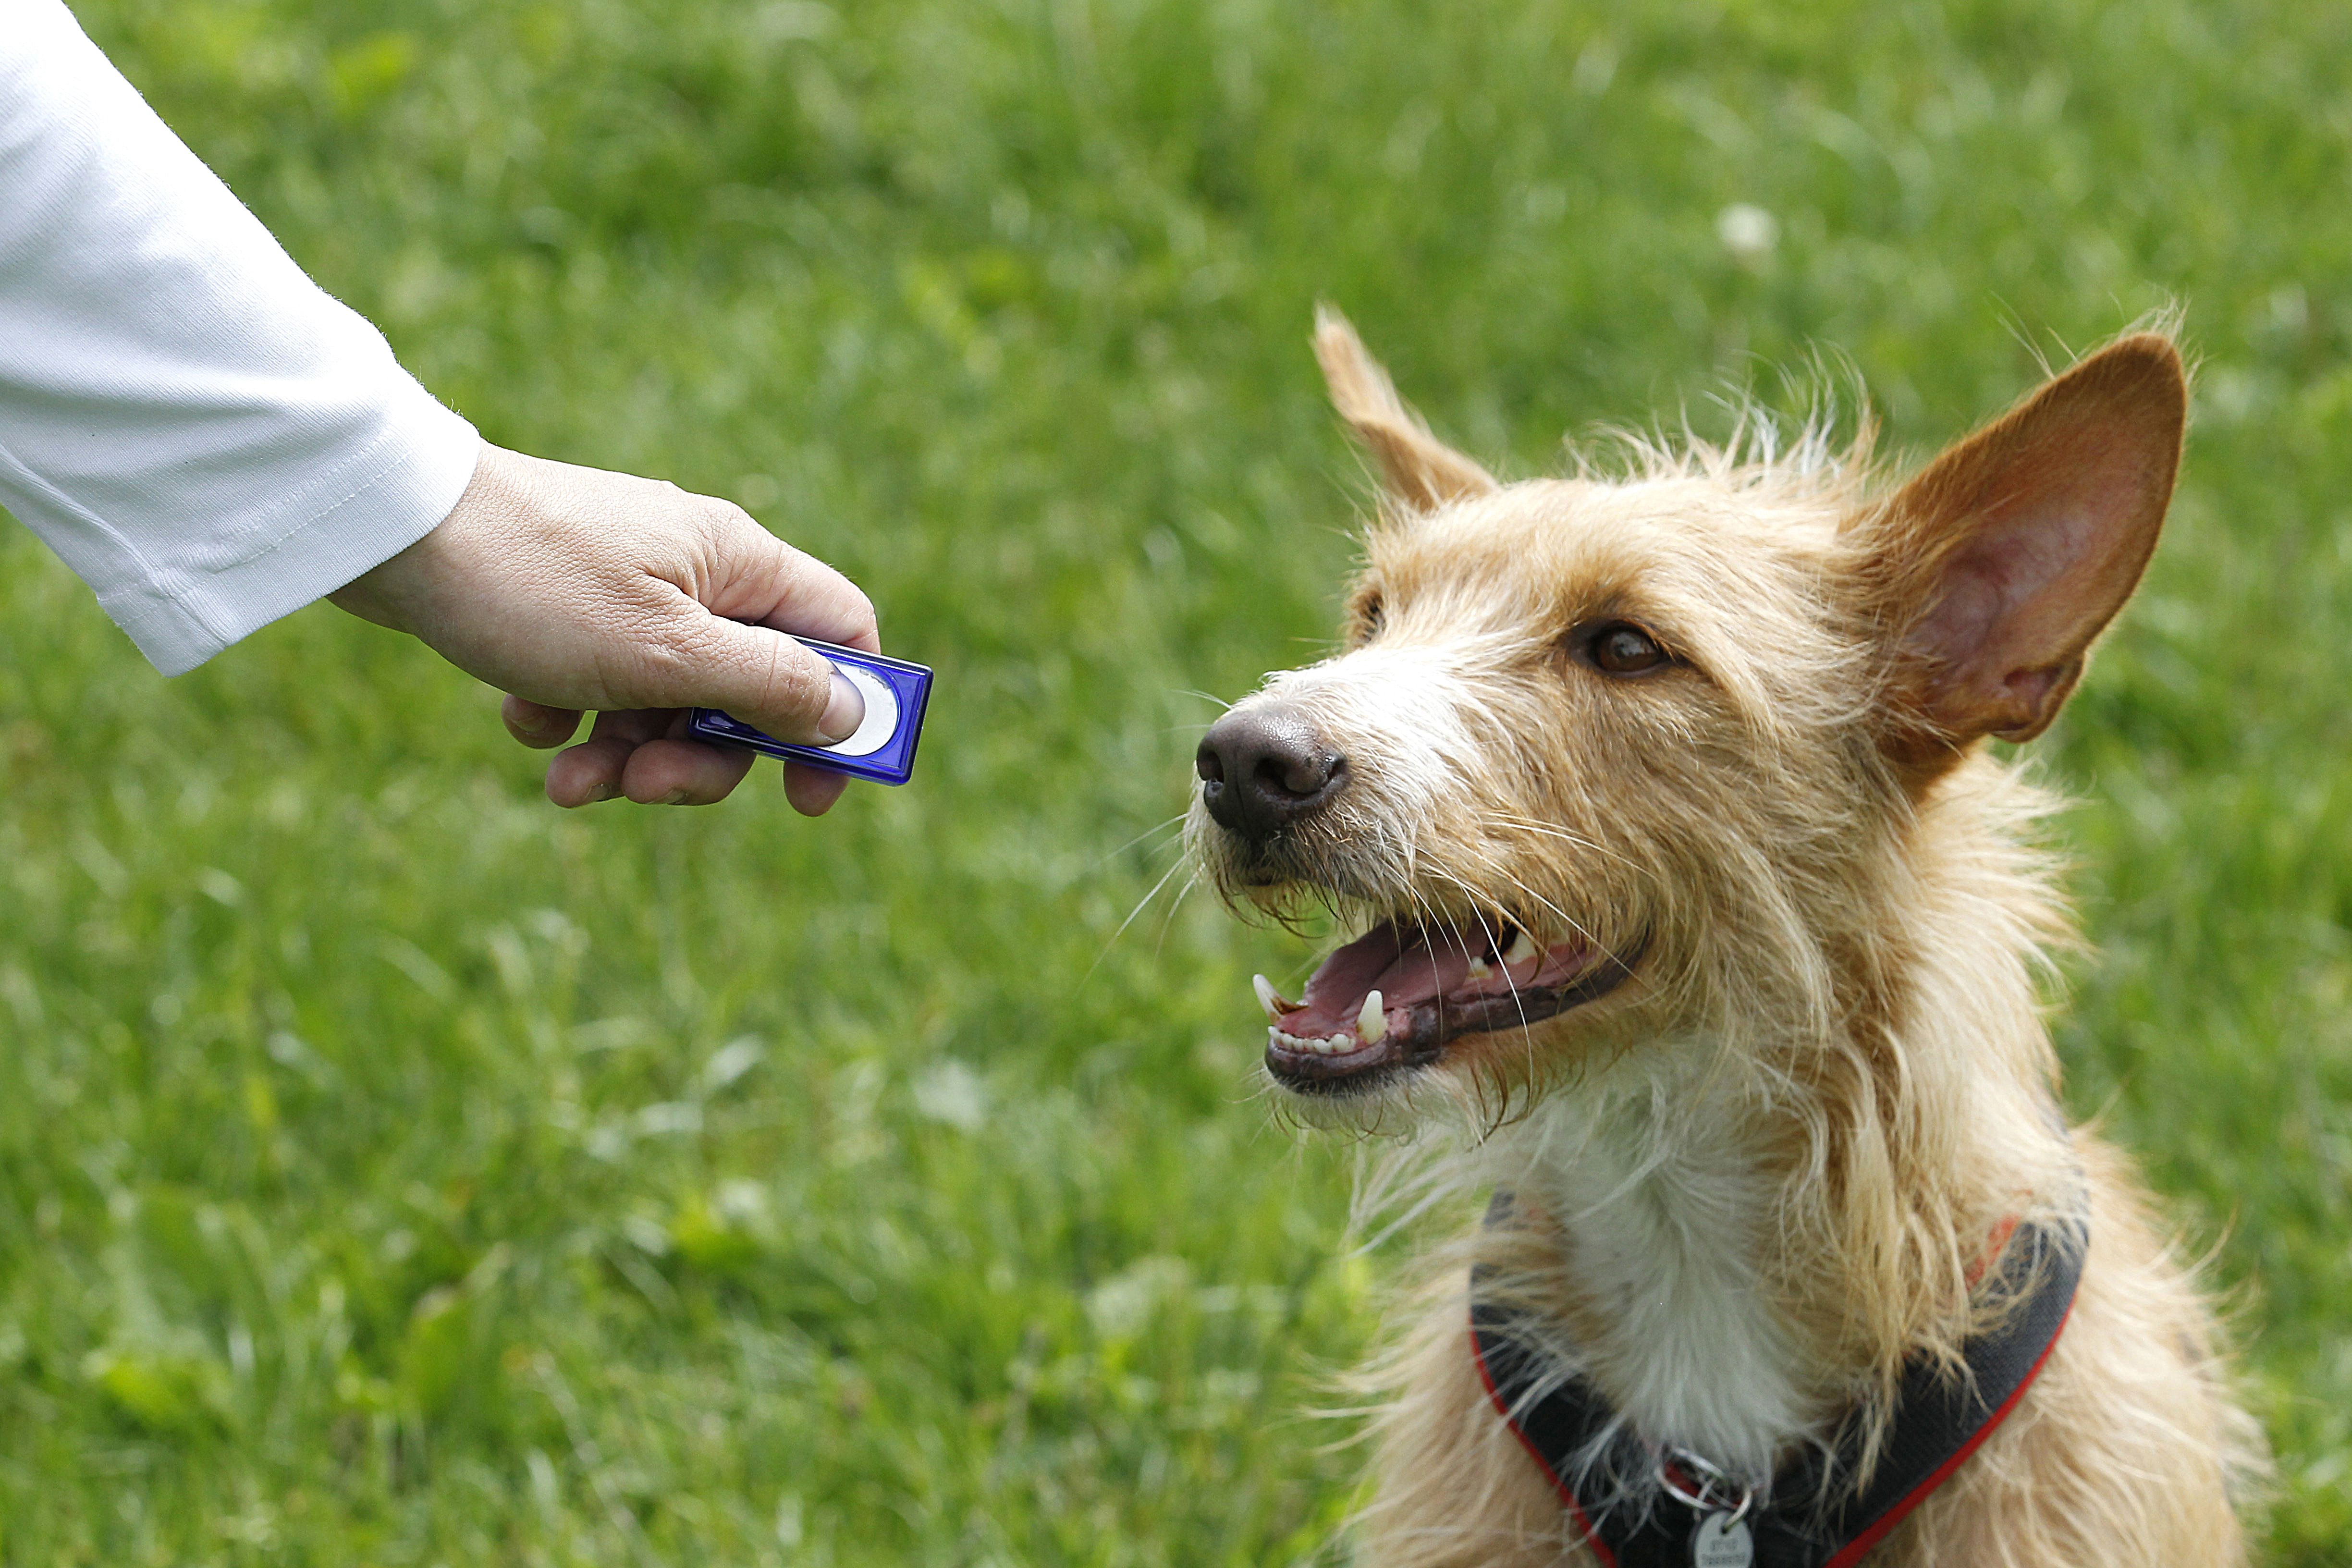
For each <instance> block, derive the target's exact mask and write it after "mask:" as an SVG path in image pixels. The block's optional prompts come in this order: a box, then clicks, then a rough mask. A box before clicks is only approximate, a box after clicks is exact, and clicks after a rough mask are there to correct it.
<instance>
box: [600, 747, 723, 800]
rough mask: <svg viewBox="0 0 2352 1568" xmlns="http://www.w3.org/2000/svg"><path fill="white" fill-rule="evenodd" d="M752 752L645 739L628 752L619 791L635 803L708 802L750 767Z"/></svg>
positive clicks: (720, 793) (717, 796) (721, 798)
mask: <svg viewBox="0 0 2352 1568" xmlns="http://www.w3.org/2000/svg"><path fill="white" fill-rule="evenodd" d="M752 760H753V758H752V753H751V752H744V751H738V750H737V749H736V748H734V747H732V746H728V747H719V746H705V745H700V744H698V743H697V742H692V741H648V742H646V743H645V744H644V745H642V746H639V747H638V748H637V749H636V750H635V751H634V752H630V753H629V760H628V762H627V763H626V764H625V765H624V767H623V769H622V772H621V793H622V794H624V795H627V796H628V797H629V798H630V799H631V800H633V801H635V802H636V803H637V804H638V805H710V804H711V803H712V802H713V801H720V800H725V799H726V798H727V796H728V794H729V792H730V791H731V790H733V789H734V787H735V786H736V785H737V784H741V783H742V782H743V775H744V774H745V773H750V772H751V763H752Z"/></svg>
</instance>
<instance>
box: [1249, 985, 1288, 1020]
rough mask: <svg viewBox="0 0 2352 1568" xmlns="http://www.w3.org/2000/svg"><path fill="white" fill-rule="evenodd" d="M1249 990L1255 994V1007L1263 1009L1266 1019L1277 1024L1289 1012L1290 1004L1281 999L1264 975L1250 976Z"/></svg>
mask: <svg viewBox="0 0 2352 1568" xmlns="http://www.w3.org/2000/svg"><path fill="white" fill-rule="evenodd" d="M1250 988H1251V989H1252V990H1254V991H1255V992H1256V993H1257V1005H1259V1006H1261V1007H1263V1008H1265V1016H1267V1017H1268V1018H1271V1019H1274V1020H1276V1021H1277V1022H1278V1021H1279V1020H1280V1019H1281V1017H1282V1016H1283V1015H1284V1014H1285V1013H1287V1012H1289V1011H1290V1004H1289V1003H1287V1002H1285V1001H1284V1000H1283V999H1282V994H1281V993H1279V992H1277V991H1276V990H1275V988H1274V982H1273V981H1271V980H1268V979H1267V978H1266V977H1265V975H1263V974H1253V975H1251V976H1250Z"/></svg>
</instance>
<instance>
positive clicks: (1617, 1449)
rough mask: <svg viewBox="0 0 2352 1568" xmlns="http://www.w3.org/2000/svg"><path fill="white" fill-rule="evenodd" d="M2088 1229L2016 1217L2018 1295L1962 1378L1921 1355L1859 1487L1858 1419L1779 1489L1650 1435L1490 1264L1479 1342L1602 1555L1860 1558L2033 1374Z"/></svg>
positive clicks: (1503, 1400)
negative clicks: (1748, 1482) (1546, 1343)
mask: <svg viewBox="0 0 2352 1568" xmlns="http://www.w3.org/2000/svg"><path fill="white" fill-rule="evenodd" d="M1509 1208H1510V1198H1509V1195H1508V1194H1496V1201H1495V1206H1494V1208H1493V1209H1492V1210H1490V1211H1489V1213H1488V1215H1487V1223H1488V1224H1489V1225H1493V1224H1495V1223H1496V1221H1497V1220H1498V1219H1500V1218H1502V1217H1503V1216H1505V1215H1507V1214H1508V1212H1509ZM2088 1239H2089V1225H2088V1221H2087V1219H2084V1220H2079V1221H2075V1222H2073V1223H2070V1224H2065V1225H2063V1226H2042V1225H2038V1224H2034V1223H2032V1222H2026V1223H2022V1224H2020V1225H2018V1226H2015V1227H2014V1229H2013V1230H2012V1231H2011V1234H2010V1236H2009V1237H2007V1238H2006V1241H2005V1244H2003V1245H2002V1246H2001V1247H2000V1256H1999V1258H1998V1259H1997V1260H1996V1261H1995V1262H1994V1264H1993V1266H1992V1267H1991V1268H1990V1270H1988V1274H1987V1278H1986V1279H1984V1280H1983V1281H1981V1282H1980V1284H1979V1290H1983V1291H1997V1292H2000V1294H2001V1295H2003V1296H2005V1297H2007V1298H2009V1299H2010V1300H2011V1302H2012V1305H2011V1309H2010V1310H2009V1311H2007V1312H2006V1313H2005V1314H2004V1315H2003V1316H2002V1317H2001V1318H2000V1321H1999V1322H1998V1324H1997V1325H1996V1326H1994V1327H1993V1328H1991V1329H1990V1330H1988V1331H1986V1332H1984V1333H1982V1334H1979V1335H1978V1336H1976V1337H1974V1338H1972V1339H1970V1340H1969V1342H1967V1344H1966V1345H1965V1346H1964V1347H1963V1348H1962V1354H1963V1358H1964V1360H1965V1361H1966V1363H1967V1367H1968V1373H1967V1375H1966V1376H1965V1377H1953V1376H1951V1375H1949V1374H1948V1373H1944V1372H1942V1371H1940V1370H1939V1369H1938V1368H1937V1367H1936V1366H1934V1365H1933V1364H1931V1363H1926V1362H1924V1361H1915V1362H1914V1363H1912V1364H1911V1365H1910V1366H1908V1367H1906V1369H1905V1371H1904V1374H1903V1380H1902V1385H1901V1394H1900V1402H1899V1403H1898V1404H1897V1405H1896V1407H1895V1417H1894V1422H1893V1425H1892V1426H1891V1427H1890V1429H1889V1430H1888V1432H1887V1435H1886V1437H1885V1442H1884V1444H1883V1445H1882V1446H1881V1447H1880V1449H1879V1453H1878V1462H1877V1465H1876V1466H1875V1467H1874V1468H1873V1470H1872V1471H1871V1475H1870V1480H1869V1484H1868V1485H1866V1486H1864V1487H1863V1488H1861V1489H1859V1490H1855V1489H1853V1488H1851V1487H1850V1486H1840V1485H1837V1484H1836V1483H1835V1482H1834V1481H1832V1477H1834V1476H1836V1475H1840V1474H1853V1473H1854V1470H1855V1461H1856V1459H1857V1458H1859V1454H1860V1449H1861V1447H1862V1433H1861V1431H1860V1429H1859V1425H1858V1423H1854V1422H1848V1423H1847V1425H1846V1426H1845V1427H1844V1428H1843V1430H1841V1432H1840V1433H1839V1434H1838V1436H1837V1439H1836V1441H1835V1442H1834V1443H1833V1444H1832V1446H1831V1447H1830V1448H1829V1449H1828V1450H1827V1451H1826V1452H1824V1451H1822V1450H1821V1449H1819V1448H1809V1449H1807V1450H1805V1451H1804V1452H1803V1453H1802V1454H1801V1455H1800V1456H1799V1457H1798V1458H1794V1459H1792V1460H1790V1462H1789V1463H1788V1464H1786V1465H1784V1466H1783V1467H1782V1468H1780V1472H1779V1473H1778V1474H1777V1475H1775V1476H1774V1477H1773V1478H1772V1484H1771V1488H1770V1489H1769V1496H1753V1497H1751V1496H1750V1495H1749V1494H1748V1493H1747V1492H1745V1491H1744V1490H1743V1489H1740V1488H1738V1486H1736V1485H1733V1484H1731V1483H1730V1482H1729V1480H1728V1478H1727V1477H1725V1476H1723V1474H1722V1473H1721V1472H1720V1471H1718V1470H1716V1469H1715V1468H1714V1467H1712V1466H1710V1465H1708V1464H1707V1463H1706V1461H1705V1460H1704V1459H1702V1458H1698V1457H1697V1456H1696V1455H1691V1454H1687V1453H1685V1452H1683V1451H1681V1450H1667V1451H1664V1452H1663V1453H1662V1452H1661V1451H1660V1450H1659V1449H1658V1448H1657V1447H1654V1445H1651V1444H1647V1443H1644V1442H1643V1440H1642V1439H1641V1438H1640V1437H1638V1436H1635V1435H1634V1434H1633V1432H1632V1431H1630V1430H1628V1429H1627V1427H1626V1426H1625V1424H1624V1423H1623V1422H1622V1421H1620V1420H1619V1419H1618V1418H1617V1415H1616V1413H1615V1412H1614V1411H1612V1409H1611V1408H1610V1406H1609V1404H1608V1401H1607V1400H1606V1399H1604V1398H1603V1397H1602V1396H1601V1391H1600V1390H1599V1389H1597V1388H1595V1387H1593V1386H1592V1384H1591V1383H1590V1382H1589V1381H1587V1380H1586V1379H1585V1378H1583V1377H1582V1376H1580V1375H1579V1374H1577V1373H1573V1372H1566V1371H1564V1370H1563V1369H1562V1368H1560V1367H1559V1365H1558V1364H1557V1363H1554V1362H1553V1361H1552V1359H1551V1358H1550V1357H1549V1356H1548V1355H1547V1354H1546V1353H1545V1352H1543V1350H1541V1349H1540V1348H1538V1345H1537V1344H1536V1343H1535V1342H1534V1334H1533V1332H1532V1327H1533V1325H1532V1322H1531V1321H1530V1320H1529V1319H1528V1315H1527V1314H1525V1313H1523V1312H1522V1311H1520V1310H1518V1309H1517V1308H1514V1307H1512V1306H1509V1305H1507V1304H1502V1303H1497V1302H1494V1301H1489V1300H1483V1299H1482V1298H1481V1295H1480V1293H1479V1290H1478V1289H1477V1287H1478V1284H1479V1283H1480V1282H1481V1281H1483V1280H1484V1279H1486V1278H1487V1277H1488V1275H1489V1270H1487V1269H1486V1268H1480V1269H1479V1270H1477V1271H1476V1272H1475V1273H1474V1274H1473V1275H1472V1277H1471V1279H1472V1289H1471V1300H1470V1341H1471V1345H1472V1348H1473V1350H1474V1352H1475V1354H1476V1356H1477V1359H1478V1372H1479V1375H1480V1376H1481V1377H1482V1378H1484V1379H1485V1380H1486V1391H1487V1393H1488V1394H1491V1395H1492V1396H1493V1398H1494V1402H1495V1408H1496V1409H1497V1410H1498V1411H1500V1412H1501V1413H1502V1415H1503V1419H1504V1420H1505V1421H1507V1422H1508V1423H1509V1424H1510V1427H1511V1430H1512V1431H1513V1432H1514V1433H1515V1434H1517V1436H1518V1439H1519V1441H1520V1443H1521V1444H1523V1445H1524V1446H1525V1447H1526V1448H1527V1450H1528V1453H1529V1454H1531V1455H1532V1456H1534V1458H1535V1460H1536V1462H1537V1463H1538V1465H1541V1466H1542V1467H1543V1471H1544V1474H1545V1475H1546V1476H1548V1477H1549V1478H1550V1480H1551V1484H1552V1487H1553V1489H1555V1490H1556V1491H1558V1492H1559V1500H1560V1502H1561V1503H1562V1504H1563V1505H1564V1506H1565V1508H1566V1509H1567V1510H1568V1513H1569V1516H1570V1518H1571V1519H1572V1520H1574V1521H1575V1523H1576V1526H1577V1529H1578V1531H1579V1532H1580V1534H1581V1535H1582V1536H1583V1538H1584V1541H1585V1543H1586V1544H1587V1545H1588V1546H1589V1547H1590V1548H1591V1552H1592V1554H1593V1555H1594V1556H1595V1557H1597V1558H1599V1559H1600V1561H1601V1568H1749V1564H1751V1563H1752V1564H1754V1565H1755V1568H1853V1564H1856V1563H1860V1562H1861V1561H1862V1560H1863V1559H1864V1557H1866V1556H1868V1555H1869V1554H1870V1552H1871V1550H1872V1548H1874V1547H1875V1546H1876V1545H1877V1544H1878V1543H1879V1542H1881V1541H1883V1540H1885V1537H1886V1535H1887V1532H1888V1531H1892V1530H1893V1529H1894V1528H1895V1526H1896V1525H1897V1524H1900V1523H1901V1522H1902V1521H1903V1517H1904V1516H1905V1515H1906V1514H1907V1513H1909V1512H1910V1511H1911V1510H1913V1509H1915V1508H1916V1507H1918V1506H1919V1505H1920V1503H1922V1502H1924V1501H1926V1500H1927V1496H1928V1494H1929V1493H1931V1492H1933V1491H1934V1490H1935V1489H1937V1487H1939V1486H1941V1485H1942V1484H1943V1483H1944V1482H1945V1481H1946V1480H1948V1479H1950V1478H1951V1475H1952V1472H1953V1471H1955V1470H1957V1469H1958V1468H1960V1464H1961V1462H1962V1461H1963V1460H1965V1459H1966V1458H1968V1457H1969V1455H1970V1454H1971V1453H1974V1452H1975V1451H1976V1447H1977V1445H1979V1443H1982V1442H1983V1441H1984V1440H1985V1439H1986V1438H1987V1437H1988V1436H1991V1434H1992V1430H1993V1428H1994V1427H1996V1426H2000V1423H2001V1421H2002V1419H2003V1418H2004V1417H2006V1416H2007V1415H2009V1413H2010V1411H2011V1410H2012V1409H2014V1408H2015V1407H2016V1405H2017V1402H2018V1400H2019V1399H2020V1398H2021V1396H2022V1395H2023V1394H2024V1393H2025V1391H2026V1389H2027V1388H2028V1387H2030V1386H2031V1385H2032V1383H2033V1380H2034V1378H2035V1376H2036V1375H2037V1374H2039V1373H2040V1372H2041V1371H2042V1363H2044V1362H2045V1361H2047V1360H2048V1359H2049V1356H2050V1351H2051V1347H2052V1346H2053V1345H2054V1344H2056V1343H2057V1342H2058V1334H2059V1331H2060V1330H2062V1329H2063V1328H2064V1327H2065V1326H2066V1317H2067V1314H2068V1313H2069V1312H2070V1311H2071V1310H2073V1308H2074V1287H2075V1284H2076V1282H2077V1281H2078V1280H2079V1279H2081V1277H2082V1271H2083V1253H2084V1247H2085V1245H2086V1244H2087V1242H2088ZM1571 1480H1573V1481H1575V1482H1577V1483H1579V1484H1581V1485H1583V1486H1584V1487H1585V1488H1586V1491H1585V1493H1584V1494H1583V1495H1580V1493H1579V1491H1578V1490H1577V1488H1576V1486H1574V1485H1571V1484H1570V1483H1571ZM1623 1480H1632V1481H1634V1482H1635V1483H1637V1484H1633V1485H1625V1484H1622V1481H1623ZM1596 1486H1598V1487H1599V1490H1597V1491H1596V1490H1595V1487H1596ZM1662 1492H1663V1494H1664V1495H1663V1497H1662V1496H1661V1493H1662ZM1588 1500H1590V1501H1591V1506H1589V1507H1588V1506H1587V1503H1588Z"/></svg>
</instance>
